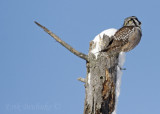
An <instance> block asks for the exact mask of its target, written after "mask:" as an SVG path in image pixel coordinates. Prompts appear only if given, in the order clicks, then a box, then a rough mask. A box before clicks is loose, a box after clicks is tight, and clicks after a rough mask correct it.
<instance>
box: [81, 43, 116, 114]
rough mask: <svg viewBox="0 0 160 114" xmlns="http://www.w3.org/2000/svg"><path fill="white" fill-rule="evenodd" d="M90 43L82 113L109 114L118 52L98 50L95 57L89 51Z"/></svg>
mask: <svg viewBox="0 0 160 114" xmlns="http://www.w3.org/2000/svg"><path fill="white" fill-rule="evenodd" d="M92 43H93V42H91V43H90V51H89V54H88V58H89V62H88V63H87V69H88V70H87V81H86V84H85V92H86V96H85V106H84V114H111V113H112V112H113V111H114V109H115V89H116V75H117V64H118V54H117V53H114V55H111V53H112V52H99V55H98V56H97V58H95V56H94V54H92V53H91V50H92Z"/></svg>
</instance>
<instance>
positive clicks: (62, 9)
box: [0, 0, 160, 114]
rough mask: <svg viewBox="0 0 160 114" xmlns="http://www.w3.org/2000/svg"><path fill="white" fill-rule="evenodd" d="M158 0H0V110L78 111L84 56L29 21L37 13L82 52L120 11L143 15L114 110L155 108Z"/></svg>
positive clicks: (143, 113)
mask: <svg viewBox="0 0 160 114" xmlns="http://www.w3.org/2000/svg"><path fill="white" fill-rule="evenodd" d="M159 4H160V1H158V0H148V1H146V0H134V1H133V0H132V1H131V0H119V1H118V0H110V1H109V0H95V1H93V0H79V1H76V0H43V1H42V0H41V1H40V0H0V14H1V17H0V26H1V28H0V31H1V32H0V91H1V94H0V113H1V114H82V113H83V105H84V97H85V89H84V86H83V83H81V82H79V81H77V78H78V77H85V76H86V66H85V61H84V60H82V59H80V58H78V57H76V56H75V55H73V54H72V53H70V52H69V51H68V50H66V49H65V48H64V47H62V46H61V45H59V44H58V43H57V42H56V41H55V40H54V39H52V38H51V37H50V36H49V35H48V34H46V33H45V32H44V31H43V30H41V29H40V28H39V27H38V26H36V25H35V24H34V21H38V22H39V23H41V24H42V25H44V26H46V27H47V28H48V29H50V30H52V31H53V32H54V33H56V34H57V35H58V36H59V37H61V39H63V40H64V41H66V42H67V43H69V44H70V45H72V46H73V47H74V48H75V49H77V50H79V51H81V52H83V53H86V54H87V53H88V49H89V42H90V41H91V40H93V38H94V37H95V36H96V35H97V34H99V33H100V32H101V31H103V30H105V29H108V28H117V29H118V28H120V27H121V26H122V24H123V21H124V18H126V17H128V16H132V15H134V16H137V17H138V18H139V20H140V21H141V22H142V30H143V36H142V40H141V42H140V44H139V45H138V46H137V47H136V48H135V49H134V50H132V51H131V52H128V53H127V55H126V62H125V65H124V67H125V68H127V70H126V71H123V76H122V85H121V94H120V97H119V103H118V110H117V114H158V113H159V106H160V98H159V96H160V91H159V87H160V83H159V81H160V74H159V70H160V67H159V64H160V61H159V58H160V51H159V49H160V48H159V42H160V38H159V36H158V34H159V33H160V29H159V26H160V21H159V20H160V14H159V11H160V7H159Z"/></svg>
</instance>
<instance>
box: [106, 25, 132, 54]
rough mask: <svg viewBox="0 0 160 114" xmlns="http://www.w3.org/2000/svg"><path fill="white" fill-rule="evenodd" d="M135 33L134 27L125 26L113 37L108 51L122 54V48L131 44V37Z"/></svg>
mask: <svg viewBox="0 0 160 114" xmlns="http://www.w3.org/2000/svg"><path fill="white" fill-rule="evenodd" d="M133 33H134V27H132V26H124V27H122V28H120V29H119V30H118V31H117V32H116V33H115V35H114V36H113V41H112V43H111V45H110V46H109V47H108V50H113V51H118V52H120V51H121V49H122V47H123V46H124V45H126V44H127V43H128V42H129V38H130V36H132V34H133Z"/></svg>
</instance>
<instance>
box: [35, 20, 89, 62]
mask: <svg viewBox="0 0 160 114" xmlns="http://www.w3.org/2000/svg"><path fill="white" fill-rule="evenodd" d="M35 23H36V24H37V25H38V26H39V27H41V28H42V29H43V30H44V31H45V32H47V33H48V34H49V35H50V36H51V37H53V38H54V39H55V40H56V41H57V42H59V43H60V44H61V45H62V46H64V47H65V48H67V49H68V50H69V51H70V52H72V53H73V54H75V55H77V56H78V57H80V58H82V59H84V60H86V61H88V55H86V54H83V53H81V52H79V51H77V50H75V49H74V48H72V47H71V46H70V45H69V44H67V43H66V42H64V41H63V40H61V39H60V38H59V37H58V36H57V35H55V34H54V33H52V32H51V31H50V30H48V29H47V28H46V27H44V26H42V25H41V24H39V23H38V22H36V21H35Z"/></svg>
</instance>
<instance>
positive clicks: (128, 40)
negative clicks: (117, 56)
mask: <svg viewBox="0 0 160 114" xmlns="http://www.w3.org/2000/svg"><path fill="white" fill-rule="evenodd" d="M141 36H142V31H141V22H140V21H139V20H138V19H137V17H135V16H131V17H128V18H126V19H125V20H124V24H123V27H122V28H120V29H119V30H118V31H117V32H116V33H115V34H114V36H113V40H112V41H111V42H110V45H109V46H108V48H107V51H109V50H112V51H116V52H117V53H119V52H128V51H130V50H132V49H133V48H135V47H136V46H137V45H138V43H139V42H140V40H141Z"/></svg>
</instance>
